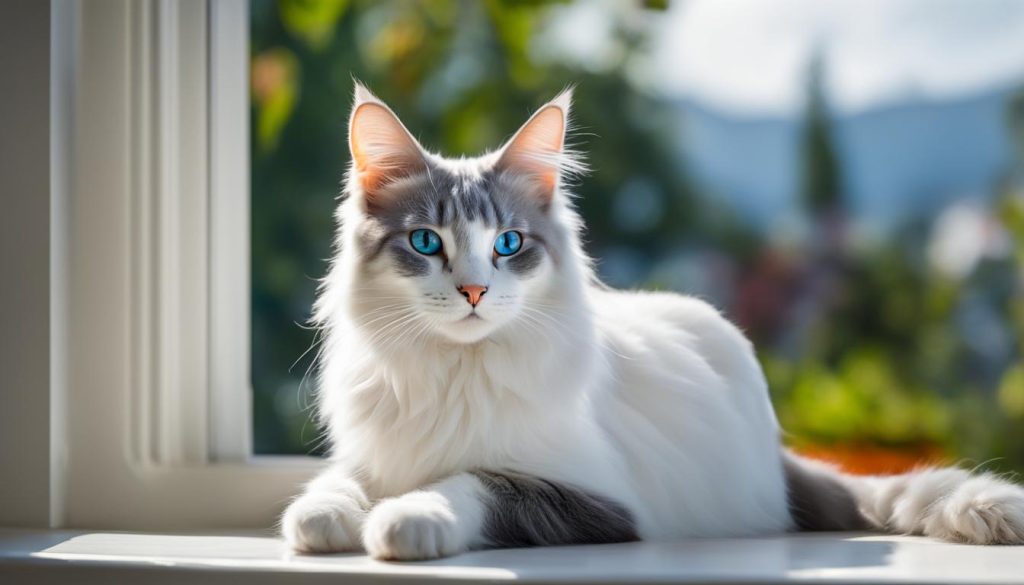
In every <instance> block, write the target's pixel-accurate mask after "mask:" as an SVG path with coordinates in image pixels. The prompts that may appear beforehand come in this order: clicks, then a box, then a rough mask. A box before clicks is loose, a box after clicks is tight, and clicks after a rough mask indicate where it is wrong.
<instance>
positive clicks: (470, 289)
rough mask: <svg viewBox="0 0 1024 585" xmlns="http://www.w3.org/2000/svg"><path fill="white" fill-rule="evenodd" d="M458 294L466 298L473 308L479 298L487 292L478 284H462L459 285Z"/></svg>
mask: <svg viewBox="0 0 1024 585" xmlns="http://www.w3.org/2000/svg"><path fill="white" fill-rule="evenodd" d="M459 292H460V293H462V296H464V297H466V300H467V301H469V304H471V305H473V306H474V307H475V306H476V305H477V303H479V302H480V298H481V297H483V296H484V293H485V292H487V287H486V286H483V285H480V284H462V285H459Z"/></svg>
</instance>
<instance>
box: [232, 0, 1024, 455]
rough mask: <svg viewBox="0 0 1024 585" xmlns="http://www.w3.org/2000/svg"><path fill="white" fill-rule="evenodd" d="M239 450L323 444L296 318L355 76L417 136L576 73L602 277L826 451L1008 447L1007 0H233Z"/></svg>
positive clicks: (1013, 410) (520, 101)
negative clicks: (705, 318)
mask: <svg viewBox="0 0 1024 585" xmlns="http://www.w3.org/2000/svg"><path fill="white" fill-rule="evenodd" d="M251 14H252V22H251V33H252V34H251V42H252V69H251V78H252V128H253V132H252V137H253V141H252V189H253V208H252V233H253V240H252V249H253V255H252V262H253V264H252V276H253V315H252V318H253V341H252V343H253V345H252V350H253V371H252V379H253V386H254V392H255V401H254V405H255V409H254V417H255V421H254V422H255V425H254V428H255V433H256V436H255V445H256V451H257V453H261V454H283V453H321V452H322V448H323V446H322V445H321V444H320V441H319V437H320V430H319V429H318V428H317V427H316V425H315V423H314V422H313V421H312V418H311V415H312V410H311V406H312V399H311V396H310V393H311V390H312V386H313V384H312V380H311V379H310V378H307V379H306V380H305V382H303V378H304V375H305V374H306V373H307V371H308V369H309V367H310V363H311V361H312V354H313V352H309V353H305V352H306V350H307V349H308V348H309V347H310V346H311V344H312V342H313V336H314V332H313V331H311V330H310V329H308V328H306V327H305V326H304V325H305V323H306V322H307V320H308V318H309V312H310V305H311V303H312V301H313V298H314V291H315V288H316V284H317V279H318V278H319V277H321V276H322V275H323V274H324V271H325V267H326V259H327V258H328V257H329V255H330V242H331V234H332V230H333V219H332V211H333V208H334V206H335V205H336V197H337V196H338V193H339V190H340V188H339V185H340V182H341V180H342V178H343V175H344V171H345V169H346V166H347V164H348V153H347V147H346V138H345V127H346V122H347V116H348V112H349V105H350V103H351V94H352V85H353V78H354V77H355V78H358V79H360V80H362V81H363V82H365V83H366V84H367V85H368V86H369V87H370V88H371V89H372V90H373V91H374V92H376V93H377V94H378V95H379V96H380V97H381V98H383V99H384V100H385V101H387V102H388V103H389V104H390V105H391V106H392V107H393V108H394V109H395V110H396V111H397V112H398V113H399V115H400V116H401V117H402V119H403V120H404V121H405V122H406V124H407V125H408V127H409V128H410V129H411V130H412V131H413V132H414V133H415V134H417V136H418V137H419V138H420V140H421V142H423V143H424V144H425V145H427V146H428V148H431V149H435V150H439V151H441V152H442V153H445V154H449V155H459V154H474V153H478V152H480V151H482V150H484V149H488V148H494V147H496V146H497V145H499V144H500V143H501V142H502V141H503V140H504V139H505V138H507V137H508V136H509V134H510V133H511V132H513V131H514V130H515V129H516V128H517V127H518V125H519V124H521V123H522V122H523V121H524V120H525V119H526V117H527V116H528V115H529V114H530V112H531V111H532V110H533V109H534V108H536V107H537V106H539V105H541V104H542V103H543V102H544V101H545V100H546V99H548V98H550V97H551V96H553V95H555V93H557V92H558V91H559V90H561V89H562V88H564V87H565V86H567V85H569V84H574V85H575V86H576V88H577V89H576V94H575V95H576V102H575V110H574V117H575V122H576V128H577V131H576V133H575V135H574V137H573V142H575V143H576V144H577V145H578V146H579V147H580V148H581V149H583V150H584V151H585V152H586V153H587V158H588V160H589V162H590V165H591V167H592V168H593V172H592V173H590V175H589V176H587V177H585V178H584V179H583V180H582V181H580V183H579V185H578V186H577V187H576V188H575V191H576V192H577V193H578V194H579V195H580V198H579V202H578V203H579V207H580V210H581V212H582V214H583V216H584V218H585V219H586V221H587V224H588V226H589V230H588V232H587V234H586V247H587V250H588V252H589V253H590V254H591V255H592V256H594V257H595V258H597V259H598V268H599V271H600V275H601V277H602V278H603V279H604V280H605V281H606V282H608V283H609V284H612V285H614V286H617V287H647V288H658V289H671V290H677V291H681V292H684V293H689V294H694V295H698V296H701V297H703V298H706V299H708V300H710V301H711V302H713V303H714V304H716V305H717V306H719V307H720V308H721V309H722V310H723V311H724V312H725V313H726V314H727V315H728V316H729V317H730V318H731V319H732V320H734V321H735V322H736V323H738V324H739V325H740V326H741V327H742V328H743V330H744V331H746V332H747V334H748V335H749V336H750V337H751V338H752V339H753V341H754V343H755V344H756V346H757V348H758V350H759V355H760V358H761V360H762V363H763V364H764V367H765V369H766V371H767V374H768V379H769V383H770V386H771V392H772V397H773V400H774V402H775V405H776V408H777V410H778V414H779V418H780V420H781V422H782V425H783V427H784V428H785V429H786V431H787V433H788V436H787V441H788V442H789V443H790V444H792V445H794V446H795V447H797V448H799V449H803V450H804V451H807V452H812V453H816V454H819V455H821V456H824V457H828V458H832V459H834V460H838V461H841V462H842V463H843V464H844V465H846V466H848V467H849V468H850V469H853V470H860V471H897V470H901V469H905V468H906V467H907V466H910V465H914V464H916V463H919V462H921V461H927V460H961V461H965V462H967V463H969V464H978V465H984V466H985V467H986V468H989V469H993V470H998V471H1009V470H1016V471H1022V470H1024V355H1022V354H1024V346H1022V343H1024V164H1022V161H1024V3H1021V2H1014V1H1012V0H1011V1H1002V0H960V1H954V0H943V1H933V0H885V1H883V0H865V1H858V0H844V1H836V2H827V3H822V2H816V1H815V0H777V1H775V2H754V1H751V2H717V1H715V0H690V1H683V2H680V1H675V0H674V1H671V2H667V1H664V0H663V1H654V0H648V1H646V2H640V1H618V0H606V1H601V0H576V1H573V2H544V1H536V0H534V1H525V0H524V1H518V2H512V1H507V2H503V1H499V0H482V1H478V0H465V1H454V0H452V1H444V0H441V1H411V0H410V1H394V2H384V1H374V0H279V1H273V0H253V2H252V12H251Z"/></svg>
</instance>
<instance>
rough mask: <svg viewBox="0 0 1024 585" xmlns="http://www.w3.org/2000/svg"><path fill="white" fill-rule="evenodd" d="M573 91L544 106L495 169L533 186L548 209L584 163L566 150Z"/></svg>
mask: <svg viewBox="0 0 1024 585" xmlns="http://www.w3.org/2000/svg"><path fill="white" fill-rule="evenodd" d="M571 104H572V89H566V90H565V91H563V92H562V93H560V94H558V96H557V97H555V99H553V100H551V101H550V102H548V103H546V104H544V106H542V107H541V108H540V109H539V110H537V112H536V113H534V114H533V116H531V117H530V119H529V120H527V122H526V123H525V124H523V127H522V128H520V129H519V131H518V132H516V133H515V135H514V136H512V138H511V139H510V140H509V141H508V143H506V144H505V146H503V147H502V149H501V151H500V153H499V155H498V162H497V164H496V165H495V168H496V169H497V170H499V171H502V172H510V173H515V174H517V175H519V176H522V177H525V178H526V179H527V180H528V181H530V183H531V187H532V192H533V195H534V196H536V197H537V198H538V199H539V200H540V203H541V204H542V205H545V206H546V205H548V204H549V203H551V200H552V199H553V198H554V196H555V193H556V192H557V190H558V186H559V183H560V182H561V180H562V176H563V174H565V173H571V172H580V171H582V170H583V163H582V162H580V160H579V159H578V158H577V157H576V155H575V154H574V153H572V152H570V151H569V150H568V149H566V146H565V135H566V131H567V129H568V124H569V109H570V106H571Z"/></svg>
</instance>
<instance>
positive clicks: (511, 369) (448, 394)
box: [282, 90, 1024, 559]
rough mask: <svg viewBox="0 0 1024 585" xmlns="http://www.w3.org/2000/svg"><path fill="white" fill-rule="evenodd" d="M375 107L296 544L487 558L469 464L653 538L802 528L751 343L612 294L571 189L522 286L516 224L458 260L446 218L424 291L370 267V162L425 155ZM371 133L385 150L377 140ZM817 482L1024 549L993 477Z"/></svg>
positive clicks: (704, 309)
mask: <svg viewBox="0 0 1024 585" xmlns="http://www.w3.org/2000/svg"><path fill="white" fill-rule="evenodd" d="M360 91H365V90H360ZM559 99H560V100H562V101H558V100H556V102H553V103H554V104H555V105H557V106H560V107H562V108H563V109H565V110H567V108H568V99H567V98H559ZM365 103H369V104H379V102H377V101H376V100H375V98H372V96H369V94H368V93H364V94H360V95H358V96H357V108H358V106H359V105H360V104H365ZM542 111H543V110H542ZM373 115H374V116H377V117H376V118H373V119H371V120H369V121H366V122H360V123H361V124H363V125H364V126H365V127H367V128H368V129H361V128H360V126H359V125H357V124H356V121H355V117H354V118H353V120H354V121H353V128H354V130H353V133H354V134H353V138H352V141H353V152H354V154H355V155H356V157H357V159H358V156H359V155H360V153H365V152H370V154H369V155H365V156H366V157H368V158H369V159H370V160H369V161H368V162H365V164H364V161H361V160H357V161H356V164H355V165H354V167H353V175H352V176H351V177H350V179H349V182H348V196H347V198H346V200H345V201H344V202H343V203H342V204H341V205H340V206H339V210H338V220H339V223H340V225H341V230H340V232H339V235H338V241H337V245H338V249H339V254H338V256H337V257H336V258H335V261H334V263H333V264H332V268H331V271H330V273H329V275H328V277H327V279H326V281H325V283H324V286H323V289H322V293H321V296H320V299H319V300H318V304H317V311H316V315H317V321H318V323H319V324H320V325H321V327H322V328H323V330H324V335H325V339H324V345H323V347H322V348H321V355H322V368H321V372H320V380H319V411H320V416H321V419H322V421H323V422H324V423H325V424H326V425H327V427H328V429H329V433H330V435H329V438H330V441H331V444H332V446H333V450H332V455H331V468H330V470H329V471H328V472H326V473H325V474H324V476H322V477H321V478H318V479H317V480H316V481H314V482H313V483H312V484H311V485H310V486H309V487H308V488H307V491H306V493H305V494H304V495H302V496H301V497H300V498H298V499H297V500H296V501H295V502H294V503H293V504H292V506H291V507H290V508H289V510H288V511H287V512H286V514H285V516H284V518H283V522H282V524H283V532H284V534H285V536H286V538H287V539H288V541H289V542H290V543H291V545H292V546H293V547H295V548H298V549H300V550H308V551H332V550H351V549H356V548H360V547H361V546H362V547H365V548H366V549H367V550H368V551H369V552H370V553H371V554H373V555H374V556H378V557H381V558H399V559H401V558H431V557H436V556H443V555H447V554H454V553H457V552H460V551H462V550H466V549H467V548H473V547H477V546H483V545H485V544H486V543H485V539H484V538H483V536H482V533H481V531H482V524H483V522H484V520H483V518H484V515H485V512H484V511H483V510H484V508H485V504H484V502H486V500H487V495H486V493H484V490H483V487H482V484H481V483H480V481H479V480H477V479H475V478H474V476H472V475H470V474H467V473H463V472H471V471H473V470H480V469H483V470H498V471H513V472H519V473H523V474H527V475H530V476H537V477H542V478H545V479H547V480H551V481H557V482H565V483H567V484H571V485H574V486H578V487H580V488H583V489H585V490H587V491H589V492H591V493H594V494H598V495H600V496H603V497H606V498H609V499H611V500H614V501H615V502H618V503H619V504H621V505H622V506H624V507H625V508H626V509H627V510H628V511H629V512H630V514H631V515H632V518H633V519H634V520H635V523H636V532H637V534H638V535H639V536H640V537H641V538H643V539H665V538H675V537H685V536H730V535H755V534H764V533H769V532H781V531H786V530H790V529H793V528H794V519H793V516H792V515H791V513H790V510H789V507H788V500H787V481H786V477H785V474H784V466H783V463H782V459H783V451H782V449H781V447H780V443H779V433H780V431H779V426H778V423H777V421H776V418H775V415H774V413H773V410H772V407H771V404H770V402H769V396H768V390H767V384H766V382H765V378H764V375H763V374H762V371H761V368H760V366H759V365H758V363H757V360H756V358H755V354H754V351H753V348H752V347H751V344H750V343H749V342H748V341H747V339H746V338H745V337H744V336H743V335H742V334H741V333H740V332H739V331H738V330H737V329H736V328H735V327H734V326H733V325H732V324H731V323H730V322H729V321H728V320H726V319H725V318H723V317H722V316H721V315H720V314H719V313H718V312H717V311H716V310H715V309H714V308H712V307H711V306H709V305H708V304H706V303H704V302H702V301H700V300H697V299H694V298H690V297H686V296H681V295H677V294H669V293H646V292H619V291H612V290H608V289H606V288H604V287H603V286H601V285H600V284H599V283H597V282H596V280H595V279H594V278H593V276H592V271H591V268H590V263H589V260H588V259H587V258H586V256H585V255H584V253H583V252H582V248H581V246H580V243H579V237H578V232H579V230H580V225H581V224H580V220H579V218H578V217H577V215H576V214H575V212H574V211H573V210H572V208H571V205H570V203H569V201H568V198H567V197H566V196H565V195H564V194H562V193H560V192H558V190H557V187H556V188H555V192H554V194H553V197H552V198H551V199H550V201H548V203H549V206H548V207H547V208H546V213H548V214H550V216H551V217H552V218H553V221H552V224H553V226H554V227H553V228H552V229H551V231H550V232H548V233H547V234H546V239H547V241H546V246H547V248H546V249H547V250H548V252H549V254H545V255H544V256H543V257H542V258H541V259H540V261H539V262H540V263H539V265H537V266H536V267H534V268H533V269H532V270H531V271H530V272H528V276H525V277H523V278H515V277H512V276H510V275H509V274H510V270H508V269H506V268H504V267H505V266H507V265H506V264H500V262H505V261H504V260H501V259H498V258H496V257H495V258H494V259H493V260H492V259H491V258H490V256H489V254H490V246H491V242H493V241H494V238H495V236H496V234H497V232H496V231H495V229H494V228H487V227H486V226H485V225H483V224H482V223H480V222H468V223H467V226H468V227H467V228H466V230H467V232H466V233H465V234H464V237H463V239H462V240H461V241H462V242H463V245H464V246H465V245H468V246H469V247H471V248H473V249H474V250H476V252H473V253H470V252H466V251H463V250H459V248H458V242H457V236H456V234H455V232H453V231H449V230H446V229H444V226H437V227H436V231H437V233H438V234H439V236H440V238H441V239H442V240H443V241H444V247H445V250H446V251H448V250H450V251H451V252H450V255H449V257H448V258H447V260H446V262H447V264H445V269H441V268H440V267H441V266H442V264H441V262H442V260H441V259H440V258H438V257H435V258H430V259H428V260H429V261H430V262H433V263H434V264H431V266H432V268H431V271H430V272H429V273H428V274H425V275H423V276H419V277H416V278H408V277H405V276H401V275H400V274H398V273H397V272H396V271H395V270H394V269H393V266H392V264H391V263H390V262H388V261H387V260H384V259H378V260H375V261H371V262H367V261H364V260H363V259H362V257H361V256H360V254H361V253H363V252H360V240H359V238H360V237H361V236H360V233H359V230H358V229H357V228H358V227H359V226H360V225H362V223H363V222H364V220H365V219H366V214H367V211H366V209H367V208H366V205H367V204H366V197H367V195H366V194H364V193H362V192H361V187H360V179H361V178H365V180H366V181H368V182H367V184H371V183H369V181H371V180H374V181H375V180H378V179H379V177H378V176H377V175H371V174H370V171H365V168H371V166H372V163H374V161H375V160H377V159H373V158H372V157H378V159H379V160H386V163H387V164H386V166H385V167H382V168H383V169H384V170H382V171H380V172H385V171H389V170H391V169H394V168H400V167H401V165H403V164H405V165H408V164H422V162H421V161H420V162H416V161H413V162H409V161H408V160H404V159H402V158H401V157H405V156H408V153H409V152H414V151H415V150H416V149H414V148H412V147H411V146H410V144H411V143H405V142H403V141H411V140H412V139H411V137H407V136H406V135H405V134H403V132H404V129H403V128H401V126H400V123H397V119H396V121H395V122H394V124H397V125H392V126H389V124H392V122H390V121H389V119H388V117H387V112H386V110H384V109H383V106H381V109H380V110H379V111H377V112H374V114H373ZM534 120H539V121H540V122H546V121H545V120H544V119H543V117H542V116H541V114H538V115H537V116H535V118H534V119H532V120H531V122H530V123H528V125H527V126H526V127H524V130H521V131H520V134H518V135H517V137H518V136H523V135H524V133H525V136H526V138H528V139H529V140H526V139H523V142H524V143H529V144H528V146H529V147H531V148H536V144H535V143H536V142H537V141H538V140H541V139H549V140H550V137H549V135H551V132H548V134H544V133H543V132H537V133H536V135H531V134H529V132H530V124H531V123H533V121H534ZM563 120H564V118H563ZM542 130H550V128H542ZM358 132H364V133H365V134H366V135H367V136H370V137H372V139H373V141H374V142H373V143H372V144H370V145H369V146H367V147H362V146H361V145H359V144H358V140H360V138H361V137H360V136H359V135H358ZM559 132H563V133H564V127H563V128H561V129H560V130H559ZM382 136H383V138H382ZM561 137H562V135H561V134H559V135H556V136H555V138H557V139H558V141H559V142H558V144H557V148H559V149H560V148H561V146H562V145H561ZM517 139H518V138H513V140H512V141H511V142H510V145H509V146H506V147H505V150H509V149H513V148H515V147H516V146H517V144H516V140H517ZM388 140H392V141H398V142H403V143H402V144H401V148H398V147H396V148H393V149H391V150H388V149H387V148H384V147H382V146H381V141H384V142H387V141H388ZM531 141H532V142H531ZM385 146H386V144H385ZM370 147H372V148H370ZM417 148H418V147H417ZM380 153H384V154H380ZM541 154H543V155H544V156H539V155H538V156H532V155H531V154H530V153H525V154H524V153H518V156H519V158H518V159H516V160H517V162H518V161H523V160H525V161H528V162H529V164H530V165H532V166H530V167H529V168H528V169H527V170H529V172H532V173H535V174H538V173H543V172H544V169H545V167H544V166H543V164H545V161H550V160H553V159H552V158H551V153H549V152H547V153H541ZM499 155H500V156H504V155H502V153H501V151H500V152H499V153H497V154H491V155H486V156H484V157H481V158H480V159H471V160H460V161H446V160H442V159H440V158H439V157H437V156H435V155H430V154H426V153H424V154H422V156H423V157H425V159H426V160H428V161H430V164H432V165H434V166H433V168H435V169H444V171H445V172H446V173H448V174H450V175H451V176H455V177H463V178H466V180H470V179H472V178H474V177H478V176H479V175H480V173H481V172H482V170H481V169H486V168H489V167H491V166H493V165H495V164H501V162H500V160H499V159H498V157H499ZM545 157H546V158H545ZM556 162H557V161H556ZM382 164H383V163H382ZM519 164H522V163H521V162H520V163H519ZM538 169H539V170H538ZM364 172H365V175H361V174H360V173H364ZM367 177H368V178H367ZM466 242H469V244H466ZM364 252H365V251H364ZM478 252H479V253H478ZM426 261H427V260H424V262H426ZM446 270H448V272H446ZM452 279H455V280H452ZM458 279H461V280H458ZM477 279H483V280H477ZM478 281H480V282H487V283H488V284H489V291H488V292H487V293H486V296H484V297H483V299H484V300H483V302H481V303H480V306H479V307H476V309H477V310H478V312H479V315H480V316H481V317H482V319H466V320H463V319H462V318H463V317H464V316H465V315H466V312H467V311H469V310H470V309H469V307H468V305H467V302H466V301H465V299H463V298H462V296H461V295H459V294H458V293H456V292H455V288H456V287H457V286H459V283H460V282H478ZM428 295H433V296H428ZM810 469H813V470H814V473H817V474H819V475H821V476H823V477H834V478H838V480H837V481H839V482H841V483H842V485H845V486H847V487H848V488H849V489H850V490H851V492H852V493H853V494H854V496H855V498H856V502H857V506H858V508H859V509H860V510H861V513H862V514H863V515H864V516H866V517H867V518H868V519H869V521H870V523H871V525H872V526H876V527H888V528H892V529H897V530H900V531H904V532H917V533H927V534H933V535H936V536H941V537H946V538H952V539H960V540H967V541H971V542H991V541H997V540H998V541H1013V540H1014V538H1018V539H1020V540H1024V491H1022V490H1020V488H1018V487H1016V486H1013V485H1011V484H1008V483H1005V482H1001V481H999V480H996V479H994V478H991V477H987V476H981V477H973V478H969V477H968V475H967V474H966V473H964V472H959V473H961V474H962V476H961V475H956V474H955V473H956V472H954V471H953V470H947V471H948V473H947V474H946V475H942V474H943V473H944V472H941V471H936V472H931V474H928V473H923V474H913V475H908V476H901V477H898V478H870V479H867V480H858V479H854V478H849V477H847V476H840V475H839V474H836V473H835V472H834V471H832V470H829V469H826V468H824V467H821V466H813V465H812V466H811V467H810ZM949 473H953V474H954V475H949ZM970 482H974V483H973V484H972V483H970ZM965 486H966V487H965ZM961 488H963V489H961ZM958 489H960V491H959V492H957V491H956V490H958ZM950 494H952V496H953V497H947V496H950ZM940 501H941V502H949V504H948V505H946V504H943V505H946V507H945V508H944V507H943V506H942V505H937V504H936V502H940ZM378 502H379V503H378ZM949 506H956V508H955V509H953V508H950V507H949ZM981 509H984V510H985V511H986V512H985V513H984V514H982V515H981V516H979V515H978V514H974V516H971V517H969V518H968V517H967V516H970V514H972V513H974V512H976V511H978V510H981ZM993 509H994V510H995V512H993V511H992V510H993ZM986 514H987V516H986ZM965 518H966V520H965ZM999 531H1002V532H1001V533H1000V534H1001V535H1002V536H1001V537H998V538H997V537H996V536H994V535H995V534H996V533H997V532H999Z"/></svg>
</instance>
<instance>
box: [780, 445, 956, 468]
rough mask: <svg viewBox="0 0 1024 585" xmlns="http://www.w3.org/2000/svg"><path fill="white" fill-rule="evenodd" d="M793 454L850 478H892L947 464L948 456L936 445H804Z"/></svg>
mask: <svg viewBox="0 0 1024 585" xmlns="http://www.w3.org/2000/svg"><path fill="white" fill-rule="evenodd" d="M793 450H794V451H796V452H797V453H799V454H801V455H803V456H805V457H810V458H811V459H818V460H820V461H825V462H828V463H832V464H834V465H837V466H838V467H839V468H840V469H842V470H843V471H845V472H846V473H852V474H854V475H893V474H898V473H907V472H909V471H914V470H915V469H919V468H921V467H928V466H936V465H948V464H949V457H948V456H947V455H946V453H945V451H944V450H942V449H941V448H939V447H938V446H936V445H927V444H925V445H911V446H906V447H880V446H877V445H863V444H845V443H840V444H835V445H808V446H802V447H795V448H794V449H793Z"/></svg>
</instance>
